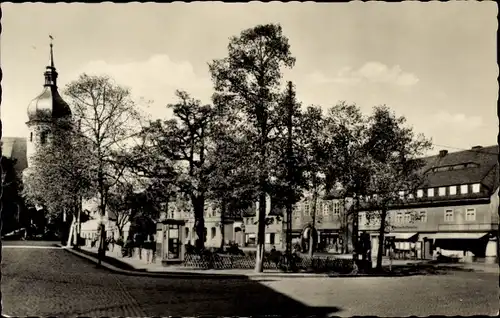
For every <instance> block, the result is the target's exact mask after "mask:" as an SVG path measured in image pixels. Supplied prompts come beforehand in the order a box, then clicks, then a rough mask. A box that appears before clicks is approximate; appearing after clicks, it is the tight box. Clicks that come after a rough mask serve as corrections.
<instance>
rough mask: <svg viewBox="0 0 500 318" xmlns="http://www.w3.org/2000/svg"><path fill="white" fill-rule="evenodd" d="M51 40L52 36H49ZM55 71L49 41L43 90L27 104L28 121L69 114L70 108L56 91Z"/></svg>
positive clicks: (63, 116) (61, 116) (68, 115)
mask: <svg viewBox="0 0 500 318" xmlns="http://www.w3.org/2000/svg"><path fill="white" fill-rule="evenodd" d="M50 39H51V40H52V36H50ZM57 75H58V74H57V71H56V68H55V66H54V51H53V44H52V41H51V43H50V58H49V63H48V65H47V67H46V68H45V73H44V76H45V84H44V85H43V86H44V88H43V91H42V92H41V94H40V95H38V96H37V97H36V98H35V99H33V100H32V101H31V103H30V104H29V106H28V119H29V121H39V120H52V119H58V118H65V117H70V116H71V109H70V107H69V105H68V103H66V102H65V101H64V100H63V99H62V97H61V95H59V92H58V91H57Z"/></svg>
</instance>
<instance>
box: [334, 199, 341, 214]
mask: <svg viewBox="0 0 500 318" xmlns="http://www.w3.org/2000/svg"><path fill="white" fill-rule="evenodd" d="M333 214H334V215H339V214H340V204H339V203H338V202H333Z"/></svg>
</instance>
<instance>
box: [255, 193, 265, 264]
mask: <svg viewBox="0 0 500 318" xmlns="http://www.w3.org/2000/svg"><path fill="white" fill-rule="evenodd" d="M257 222H258V223H257V228H258V231H257V251H256V257H255V271H256V272H258V273H262V272H263V271H264V253H265V241H266V193H265V192H264V191H263V190H261V193H260V195H259V211H258V218H257Z"/></svg>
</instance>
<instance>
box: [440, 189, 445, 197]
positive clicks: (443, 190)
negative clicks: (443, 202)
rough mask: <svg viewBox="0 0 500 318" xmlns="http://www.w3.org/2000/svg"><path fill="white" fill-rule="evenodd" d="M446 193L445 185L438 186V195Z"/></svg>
mask: <svg viewBox="0 0 500 318" xmlns="http://www.w3.org/2000/svg"><path fill="white" fill-rule="evenodd" d="M445 195H446V187H440V188H439V196H440V197H443V196H445Z"/></svg>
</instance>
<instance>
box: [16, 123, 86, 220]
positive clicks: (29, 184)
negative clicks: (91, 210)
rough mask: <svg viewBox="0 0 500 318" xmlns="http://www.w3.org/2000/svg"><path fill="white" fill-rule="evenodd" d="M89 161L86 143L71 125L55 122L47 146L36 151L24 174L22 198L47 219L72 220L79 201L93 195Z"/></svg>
mask: <svg viewBox="0 0 500 318" xmlns="http://www.w3.org/2000/svg"><path fill="white" fill-rule="evenodd" d="M93 165H94V162H93V157H92V156H91V152H90V148H89V144H88V142H87V140H86V139H84V138H81V136H80V135H79V133H78V132H77V128H76V125H73V123H72V122H69V123H68V122H57V123H55V125H54V126H53V127H52V132H51V136H50V139H49V142H48V143H47V144H45V145H43V146H41V147H39V149H38V150H37V152H36V153H35V154H34V155H33V157H32V165H31V166H30V167H29V168H28V169H27V170H25V174H24V184H23V195H24V196H25V198H26V199H27V201H28V202H29V203H31V204H32V205H40V206H43V207H44V208H45V211H46V213H47V215H46V217H47V218H48V219H53V220H59V219H62V214H63V213H66V215H67V216H68V218H69V220H72V219H73V218H74V217H75V218H76V216H77V214H78V212H79V210H80V209H81V204H80V199H81V198H86V199H87V198H90V197H91V196H93V195H94V192H93V187H92V180H91V179H90V175H91V173H92V171H93Z"/></svg>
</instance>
